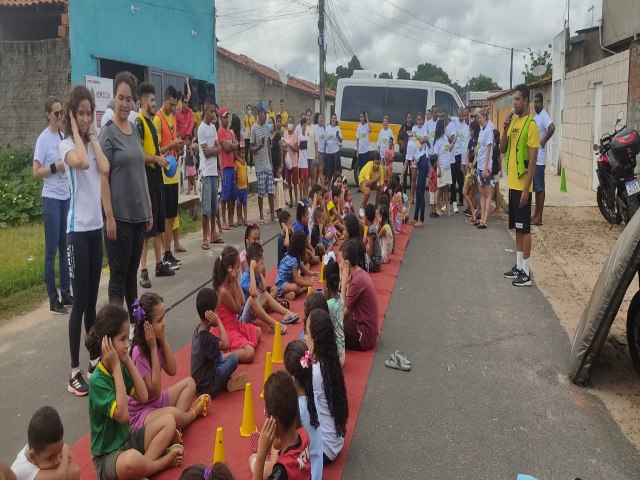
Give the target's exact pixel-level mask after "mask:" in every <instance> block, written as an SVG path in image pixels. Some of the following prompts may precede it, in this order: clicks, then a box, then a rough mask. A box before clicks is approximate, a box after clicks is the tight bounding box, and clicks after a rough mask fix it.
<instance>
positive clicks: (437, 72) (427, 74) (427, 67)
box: [412, 63, 451, 85]
mask: <svg viewBox="0 0 640 480" xmlns="http://www.w3.org/2000/svg"><path fill="white" fill-rule="evenodd" d="M412 80H422V81H427V82H440V83H444V84H445V85H451V79H450V78H449V75H448V74H447V72H445V71H444V70H443V69H442V68H440V67H438V66H437V65H434V64H433V63H421V64H420V65H418V67H417V69H416V71H415V73H414V74H413V77H412Z"/></svg>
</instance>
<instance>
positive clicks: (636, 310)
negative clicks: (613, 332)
mask: <svg viewBox="0 0 640 480" xmlns="http://www.w3.org/2000/svg"><path fill="white" fill-rule="evenodd" d="M627 345H628V346H629V356H630V357H631V361H632V362H633V367H634V368H635V369H636V371H637V372H638V373H640V291H639V292H636V294H635V295H634V296H633V300H631V304H630V305H629V311H628V312H627Z"/></svg>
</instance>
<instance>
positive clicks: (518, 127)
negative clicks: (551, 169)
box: [507, 116, 540, 192]
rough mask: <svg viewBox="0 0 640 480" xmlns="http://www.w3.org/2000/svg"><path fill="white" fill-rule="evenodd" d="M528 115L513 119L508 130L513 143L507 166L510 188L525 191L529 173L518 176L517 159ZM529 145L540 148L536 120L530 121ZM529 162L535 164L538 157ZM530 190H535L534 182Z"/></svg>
mask: <svg viewBox="0 0 640 480" xmlns="http://www.w3.org/2000/svg"><path fill="white" fill-rule="evenodd" d="M526 119H527V117H526V116H524V117H521V118H516V119H515V120H512V121H511V125H509V129H508V130H507V135H508V138H509V139H510V140H511V145H510V149H509V164H508V166H507V169H508V176H509V190H519V191H523V190H524V186H525V183H526V179H527V174H526V173H525V174H524V175H522V176H520V177H518V166H517V160H516V148H517V146H518V138H520V132H521V131H522V127H524V122H525V121H526ZM527 146H528V147H529V148H536V149H537V148H539V147H540V131H539V130H538V126H537V125H536V122H533V121H532V122H530V123H529V135H528V138H527ZM529 162H533V164H534V165H535V163H536V159H535V158H531V159H530V160H529ZM529 191H530V192H533V182H531V185H530V186H529Z"/></svg>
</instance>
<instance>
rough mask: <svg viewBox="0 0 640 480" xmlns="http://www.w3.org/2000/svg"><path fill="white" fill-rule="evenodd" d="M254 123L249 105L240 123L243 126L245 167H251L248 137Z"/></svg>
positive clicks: (254, 119) (251, 160) (251, 158)
mask: <svg viewBox="0 0 640 480" xmlns="http://www.w3.org/2000/svg"><path fill="white" fill-rule="evenodd" d="M254 123H256V117H255V115H254V114H253V109H252V108H251V105H247V111H246V113H245V114H244V119H243V121H242V126H243V132H245V133H244V138H245V140H244V149H245V159H246V162H247V165H249V166H250V167H253V155H252V153H251V148H250V147H251V144H250V142H249V137H250V134H251V127H253V124H254Z"/></svg>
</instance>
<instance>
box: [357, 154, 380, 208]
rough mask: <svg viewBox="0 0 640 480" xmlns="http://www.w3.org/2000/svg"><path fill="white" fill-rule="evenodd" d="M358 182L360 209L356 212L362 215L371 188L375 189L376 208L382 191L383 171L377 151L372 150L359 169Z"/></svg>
mask: <svg viewBox="0 0 640 480" xmlns="http://www.w3.org/2000/svg"><path fill="white" fill-rule="evenodd" d="M358 184H359V185H360V190H362V193H363V195H362V203H361V204H360V211H359V212H358V213H359V214H360V216H361V217H363V216H364V206H365V205H366V204H367V202H369V196H370V195H371V190H375V191H376V208H378V204H379V203H380V193H382V186H383V185H384V171H383V170H382V166H381V165H380V154H379V153H378V152H376V151H374V152H372V153H371V160H369V161H368V162H367V163H366V164H365V166H364V167H362V169H361V170H360V174H359V175H358Z"/></svg>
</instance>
